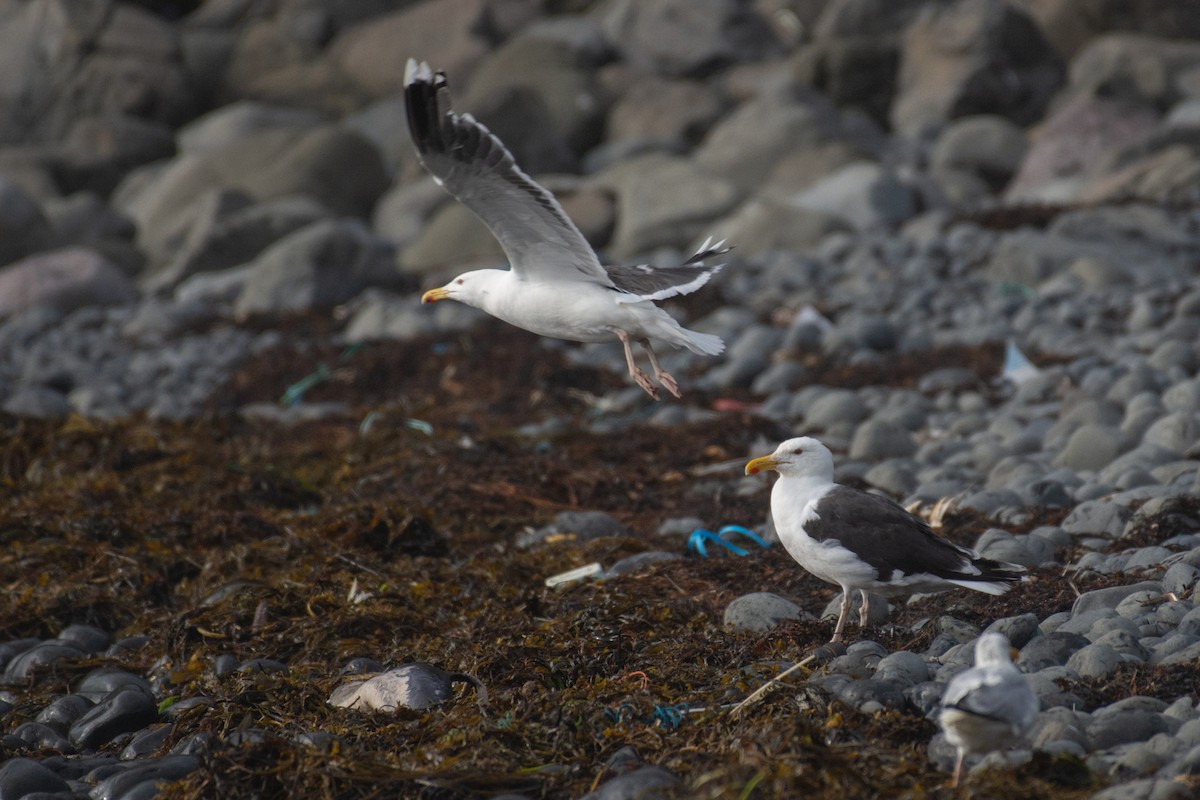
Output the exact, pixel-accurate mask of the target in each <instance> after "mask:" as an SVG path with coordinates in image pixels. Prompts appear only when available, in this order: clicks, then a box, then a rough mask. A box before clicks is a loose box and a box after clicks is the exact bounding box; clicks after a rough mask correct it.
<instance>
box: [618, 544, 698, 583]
mask: <svg viewBox="0 0 1200 800" xmlns="http://www.w3.org/2000/svg"><path fill="white" fill-rule="evenodd" d="M682 557H683V556H681V555H679V553H668V552H666V551H663V550H648V551H646V552H645V553H635V554H633V555H631V556H626V557H625V558H622V559H621V560H620V561H618V562H617V563H615V564H613V565H612V566H611V567H609V568H608V569H606V570H605V571H604V574H605V576H607V577H611V576H613V575H628V574H630V573H633V572H638V571H639V570H641V569H642V568H644V567H647V566H649V565H651V564H657V563H659V562H661V561H674V560H676V559H678V558H682Z"/></svg>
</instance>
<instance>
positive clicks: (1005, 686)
mask: <svg viewBox="0 0 1200 800" xmlns="http://www.w3.org/2000/svg"><path fill="white" fill-rule="evenodd" d="M1011 652H1012V648H1011V647H1010V645H1009V643H1008V639H1006V638H1004V636H1003V635H1002V634H999V633H985V634H984V635H982V636H980V637H979V640H978V641H976V642H975V666H973V667H971V668H970V669H968V670H964V671H963V672H960V673H958V674H957V675H955V676H954V677H953V678H952V679H951V680H950V683H949V684H948V685H947V686H946V691H945V693H944V694H943V695H942V710H941V711H940V712H939V714H938V724H939V725H941V726H942V731H943V732H944V733H945V734H946V741H948V742H950V744H952V745H954V746H955V747H957V748H958V759H957V761H955V764H954V777H953V778H952V779H951V781H950V785H951V786H958V781H959V779H960V778H961V777H962V767H963V758H965V757H966V755H967V753H986V752H988V751H990V750H1000V749H1003V748H1006V747H1008V746H1009V745H1011V744H1014V743H1016V742H1018V741H1020V740H1021V739H1023V738H1025V734H1027V733H1028V732H1029V729H1030V728H1032V727H1033V722H1034V720H1035V719H1037V713H1038V699H1037V695H1036V694H1034V693H1033V689H1032V688H1030V686H1029V681H1027V680H1026V679H1025V676H1024V675H1022V674H1021V672H1020V671H1019V670H1018V669H1017V668H1016V667H1015V666H1013V663H1012V657H1011Z"/></svg>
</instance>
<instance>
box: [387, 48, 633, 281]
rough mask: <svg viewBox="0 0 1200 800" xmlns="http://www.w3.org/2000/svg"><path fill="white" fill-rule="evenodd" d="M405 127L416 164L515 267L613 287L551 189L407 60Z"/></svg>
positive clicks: (437, 79)
mask: <svg viewBox="0 0 1200 800" xmlns="http://www.w3.org/2000/svg"><path fill="white" fill-rule="evenodd" d="M404 106H405V110H406V112H407V114H408V128H409V131H410V132H411V133H412V139H413V144H414V145H416V148H417V154H418V155H419V156H420V158H421V163H423V164H424V165H425V167H426V168H427V169H428V170H429V171H430V173H432V174H433V177H434V179H435V180H437V182H438V183H439V184H441V185H442V187H443V188H445V189H446V191H448V192H449V193H450V194H452V195H454V197H455V198H457V199H458V201H459V202H460V203H462V204H463V205H465V206H466V207H467V208H469V209H471V211H473V212H474V213H475V215H476V216H478V217H479V218H480V219H481V220H483V223H484V224H485V225H487V226H488V229H489V230H491V232H492V234H493V235H494V236H495V237H496V239H497V240H498V241H499V242H500V246H501V247H502V248H504V253H505V255H506V256H508V260H509V262H510V263H511V264H512V269H513V272H514V273H516V274H518V275H520V276H522V277H527V278H537V279H543V280H547V279H548V280H564V279H573V280H583V281H588V282H591V283H598V284H601V285H603V286H608V287H611V286H612V281H611V280H610V279H609V277H608V273H606V272H605V271H604V269H603V268H602V267H601V266H600V262H599V260H598V259H597V258H596V253H595V251H594V250H592V247H591V245H589V244H588V243H587V240H586V239H584V237H583V234H582V233H580V232H579V229H578V228H577V227H575V224H574V223H573V222H571V220H570V218H569V217H567V215H566V212H564V211H563V209H562V206H560V205H559V204H558V201H557V200H555V199H554V195H552V194H550V192H548V191H546V189H545V188H543V187H542V186H541V185H539V184H538V183H537V182H536V181H535V180H533V178H530V177H529V176H528V175H526V174H525V173H524V172H523V171H522V170H521V168H520V167H518V166H517V163H516V161H514V160H513V157H512V153H510V152H509V151H508V148H506V147H505V146H504V144H503V143H502V142H501V141H500V140H499V139H498V138H496V136H495V135H493V134H492V132H491V131H489V130H488V129H487V127H486V126H485V125H483V124H482V123H480V122H479V121H478V120H476V119H475V118H474V117H472V116H471V115H470V114H456V113H454V111H452V110H451V108H450V93H449V89H447V87H446V76H445V75H444V74H443V73H441V72H438V73H434V72H433V71H432V70H431V69H430V68H429V65H428V64H425V63H419V64H418V63H417V62H416V61H413V60H411V59H410V60H409V62H408V68H407V70H406V71H405V77H404Z"/></svg>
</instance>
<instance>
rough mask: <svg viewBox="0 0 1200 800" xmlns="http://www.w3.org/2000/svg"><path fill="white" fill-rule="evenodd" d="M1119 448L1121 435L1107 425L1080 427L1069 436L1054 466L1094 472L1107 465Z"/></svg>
mask: <svg viewBox="0 0 1200 800" xmlns="http://www.w3.org/2000/svg"><path fill="white" fill-rule="evenodd" d="M1120 448H1121V433H1120V431H1119V430H1117V429H1116V428H1115V427H1112V426H1109V425H1082V426H1080V427H1079V428H1077V429H1076V430H1075V432H1074V433H1072V434H1071V438H1070V439H1068V440H1067V444H1066V446H1065V447H1064V448H1063V449H1062V452H1060V453H1059V454H1058V457H1057V458H1055V459H1054V466H1056V467H1067V468H1068V469H1073V470H1084V469H1090V470H1094V469H1096V468H1097V467H1099V466H1103V465H1107V464H1108V463H1109V462H1110V461H1112V460H1113V458H1114V457H1116V455H1117V453H1119V452H1120Z"/></svg>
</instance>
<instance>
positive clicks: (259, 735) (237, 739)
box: [225, 728, 271, 747]
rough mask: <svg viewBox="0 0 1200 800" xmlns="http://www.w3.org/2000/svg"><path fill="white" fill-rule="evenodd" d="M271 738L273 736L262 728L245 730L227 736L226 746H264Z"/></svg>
mask: <svg viewBox="0 0 1200 800" xmlns="http://www.w3.org/2000/svg"><path fill="white" fill-rule="evenodd" d="M270 738H271V734H270V733H268V732H267V731H264V730H263V729H262V728H244V729H242V730H238V731H234V732H233V733H231V734H229V735H228V736H226V737H225V744H227V745H229V746H230V747H242V746H244V745H248V744H262V743H263V742H265V741H267V740H268V739H270Z"/></svg>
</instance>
